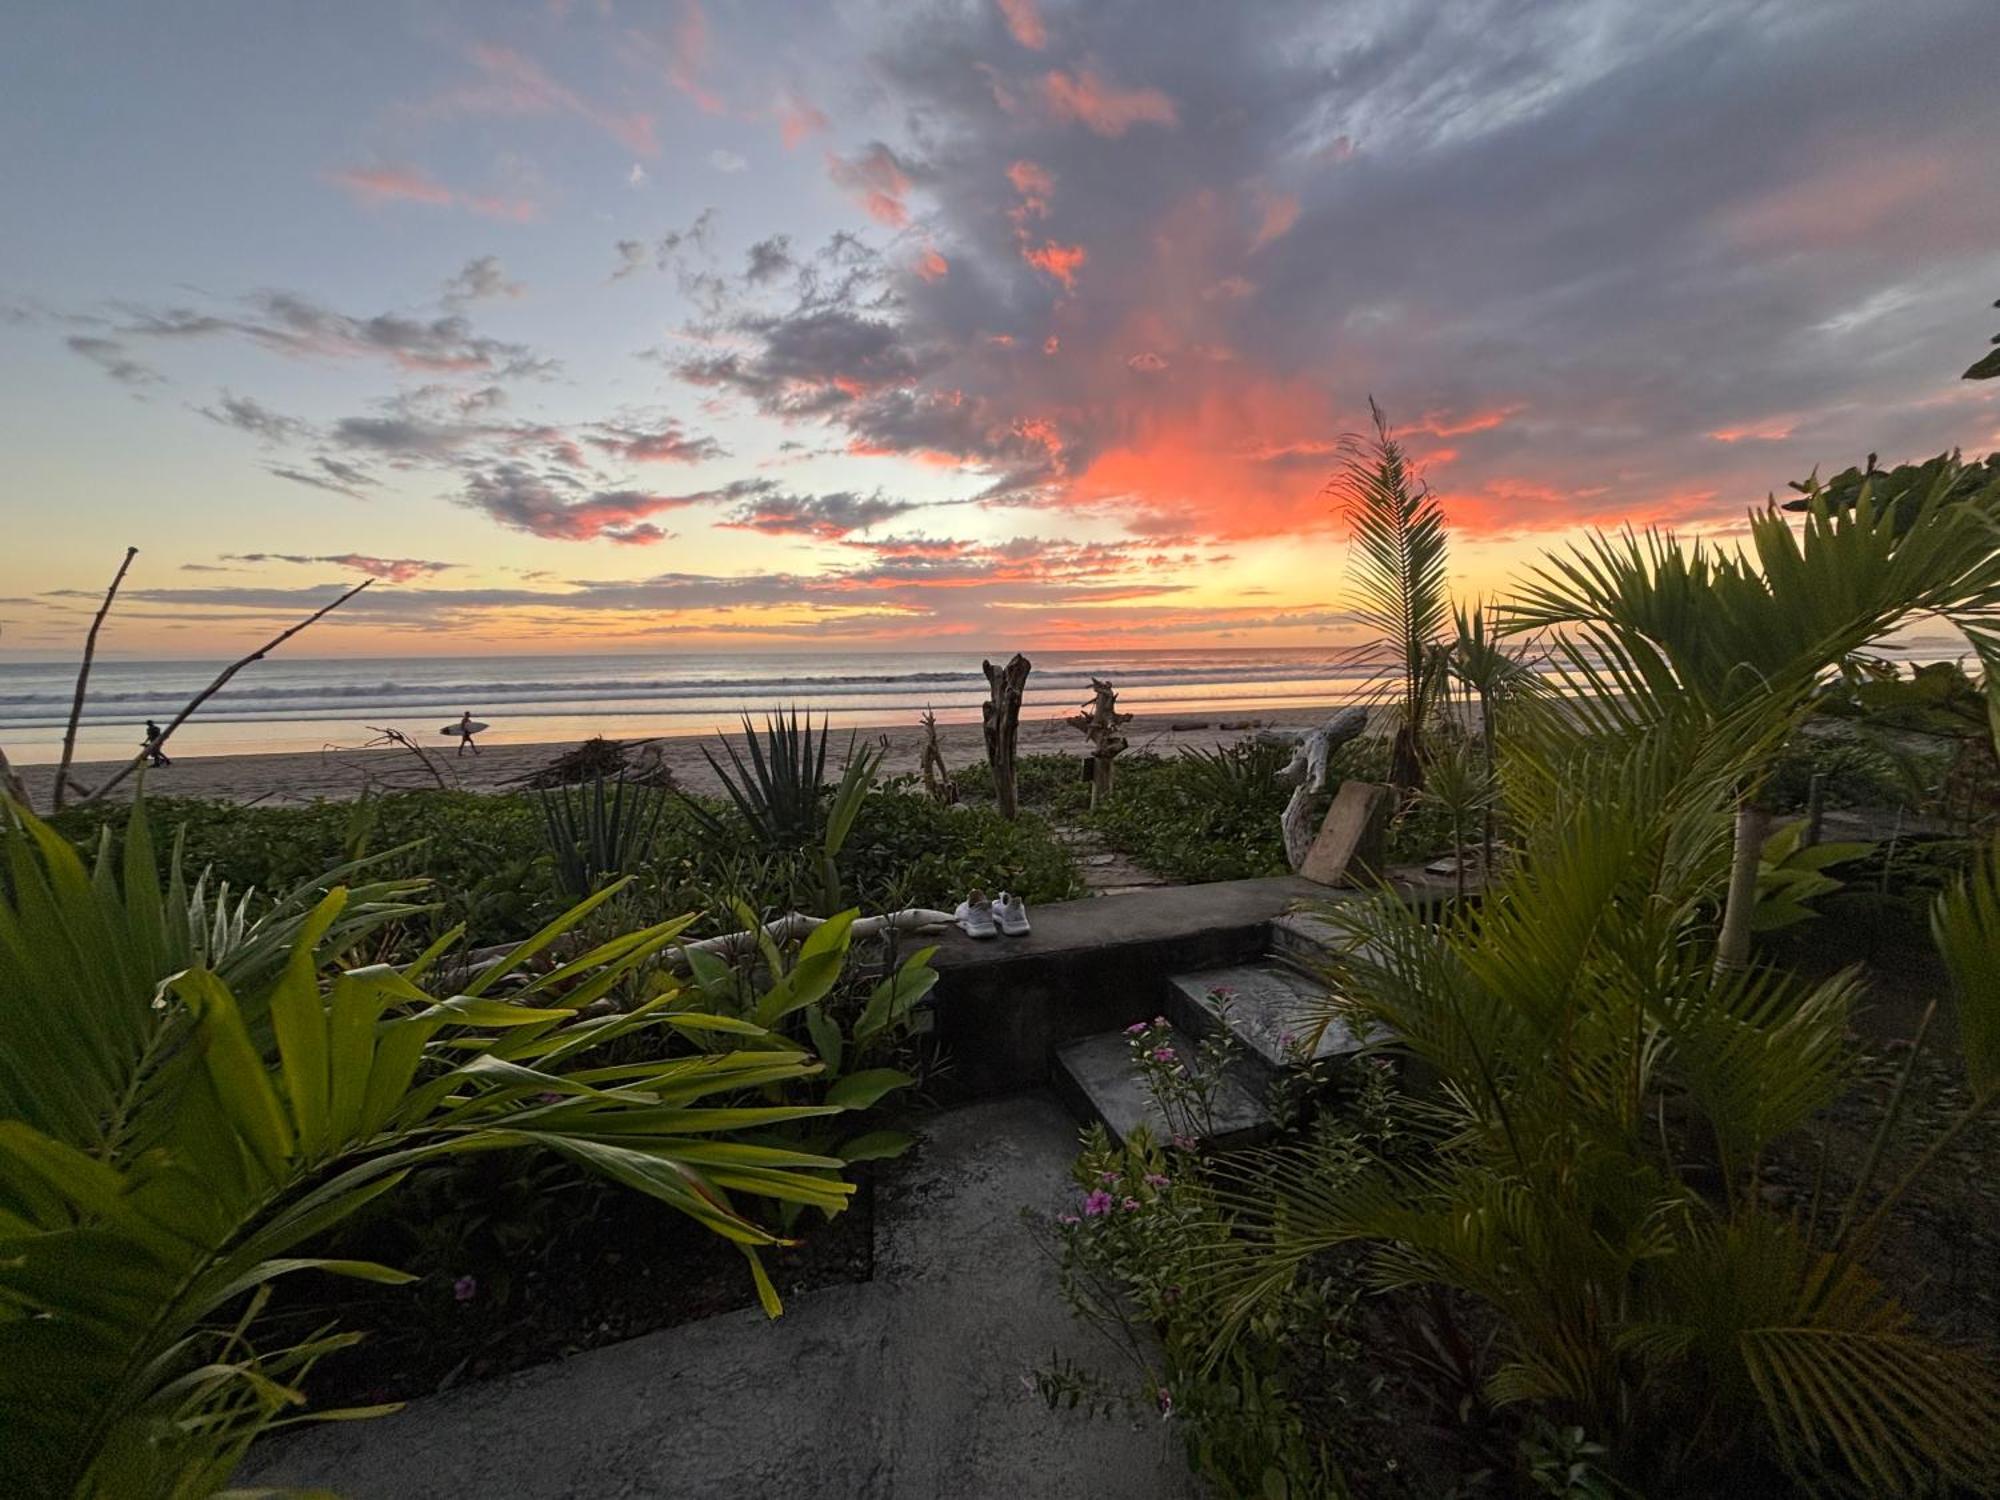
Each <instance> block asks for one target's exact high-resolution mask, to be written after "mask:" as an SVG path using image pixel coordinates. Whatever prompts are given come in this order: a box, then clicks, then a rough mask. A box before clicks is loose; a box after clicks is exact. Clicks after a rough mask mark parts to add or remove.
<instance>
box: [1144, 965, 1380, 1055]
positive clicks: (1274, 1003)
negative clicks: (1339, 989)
mask: <svg viewBox="0 0 2000 1500" xmlns="http://www.w3.org/2000/svg"><path fill="white" fill-rule="evenodd" d="M1167 984H1168V994H1167V1014H1168V1015H1169V1016H1171V1017H1172V1018H1173V1020H1174V1022H1175V1024H1176V1025H1179V1026H1181V1027H1182V1028H1183V1029H1185V1030H1188V1031H1190V1032H1193V1033H1194V1034H1195V1035H1197V1036H1212V1035H1214V1034H1215V1033H1217V1032H1218V1031H1221V1030H1224V1029H1227V1030H1228V1032H1229V1033H1230V1035H1232V1036H1234V1037H1235V1038H1236V1040H1237V1041H1238V1042H1239V1043H1241V1044H1242V1046H1243V1047H1244V1049H1245V1050H1246V1051H1247V1052H1248V1053H1249V1054H1250V1055H1251V1057H1252V1058H1254V1059H1255V1061H1256V1062H1258V1063H1259V1064H1261V1065H1262V1066H1263V1068H1264V1069H1265V1070H1266V1071H1267V1072H1272V1073H1275V1072H1277V1071H1279V1070H1281V1069H1284V1068H1291V1067H1296V1066H1298V1065H1299V1064H1300V1063H1301V1062H1304V1061H1306V1060H1307V1055H1306V1054H1305V1052H1304V1050H1303V1049H1304V1047H1305V1043H1306V1041H1307V1040H1308V1039H1309V1038H1311V1037H1313V1035H1314V1033H1315V1030H1316V1029H1318V1040H1317V1041H1316V1042H1315V1043H1314V1045H1313V1047H1312V1050H1311V1053H1310V1060H1312V1061H1314V1062H1319V1061H1323V1060H1325V1059H1327V1058H1333V1057H1345V1056H1347V1055H1349V1054H1350V1053H1353V1052H1357V1051H1359V1050H1360V1048H1361V1042H1360V1039H1359V1038H1358V1037H1356V1036H1355V1035H1354V1033H1353V1031H1352V1030H1351V1029H1350V1028H1349V1027H1348V1026H1347V1024H1346V1023H1345V1022H1344V1021H1341V1020H1338V1019H1332V1020H1328V1021H1327V1022H1326V1025H1325V1027H1324V1028H1323V1029H1319V1026H1320V1021H1321V1019H1322V1018H1323V1016H1324V1012H1325V1002H1326V993H1327V989H1326V985H1325V984H1323V983H1321V982H1320V981H1318V980H1315V979H1311V978H1308V977H1307V976H1306V975H1304V974H1302V973H1300V972H1299V971H1298V970H1296V969H1293V968H1291V967H1289V966H1288V965H1285V964H1280V963H1268V962H1267V963H1256V964H1232V965H1229V966H1228V967H1226V968H1220V969H1204V970H1202V971H1201V972H1199V973H1196V974H1176V975H1175V976H1173V978H1171V979H1170V980H1168V981H1167ZM1217 990H1227V991H1229V992H1230V993H1229V998H1228V1000H1227V1001H1226V1002H1223V1001H1218V1000H1217V999H1216V998H1215V992H1216V991H1217ZM1287 1037H1290V1038H1292V1042H1291V1044H1290V1045H1287V1044H1286V1041H1285V1038H1287Z"/></svg>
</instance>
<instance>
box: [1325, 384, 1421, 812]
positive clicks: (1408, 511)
mask: <svg viewBox="0 0 2000 1500" xmlns="http://www.w3.org/2000/svg"><path fill="white" fill-rule="evenodd" d="M1368 412H1369V415H1370V416H1371V417H1372V418H1373V419H1374V423H1375V437H1374V439H1373V441H1372V442H1370V443H1368V444H1367V446H1366V447H1365V448H1361V449H1357V450H1356V451H1354V452H1353V453H1351V454H1350V456H1349V457H1348V459H1347V462H1346V464H1345V465H1344V466H1343V467H1342V470H1341V472H1340V474H1339V476H1338V477H1337V478H1336V479H1335V480H1334V481H1333V483H1332V484H1331V485H1330V486H1329V487H1328V488H1329V490H1330V491H1331V492H1332V493H1333V494H1334V495H1336V496H1337V497H1338V498H1339V500H1340V502H1341V509H1342V512H1343V514H1344V515H1345V517H1346V520H1347V524H1348V526H1349V528H1350V531H1351V533H1352V538H1353V546H1352V550H1351V551H1350V553H1349V554H1348V569H1349V577H1350V580H1351V585H1352V590H1353V608H1354V611H1355V613H1356V615H1358V616H1359V617H1360V619H1361V620H1362V622H1363V623H1365V624H1367V625H1368V626H1370V627H1372V628H1373V630H1374V631H1375V632H1376V635H1377V636H1378V637H1379V643H1380V646H1381V647H1382V649H1384V650H1385V651H1386V653H1387V656H1388V663H1387V666H1386V668H1385V671H1386V674H1387V675H1388V676H1389V678H1390V680H1391V682H1392V684H1393V692H1394V697H1395V714H1396V740H1395V746H1394V750H1393V752H1392V754H1391V759H1390V770H1389V780H1390V783H1391V784H1392V785H1393V786H1395V787H1396V789H1397V790H1398V791H1399V792H1401V793H1403V794H1404V795H1405V796H1406V797H1407V796H1408V795H1409V794H1411V793H1413V792H1415V791H1416V790H1417V789H1418V788H1420V787H1421V786H1422V785H1423V779H1424V732H1425V730H1426V729H1427V728H1428V727H1429V724H1430V720H1431V718H1432V717H1433V715H1434V714H1435V712H1436V709H1437V706H1438V704H1439V703H1440V701H1441V700H1442V697H1443V690H1444V685H1445V662H1446V653H1445V650H1444V640H1445V632H1446V630H1447V628H1448V627H1449V625H1450V622H1451V594H1450V591H1449V589H1448V587H1447V585H1446V578H1445V520H1444V510H1443V508H1442V507H1441V506H1439V504H1438V503H1437V499H1436V497H1435V496H1433V495H1432V494H1431V492H1430V488H1429V486H1428V485H1426V484H1425V483H1424V482H1423V480H1422V479H1421V478H1419V477H1418V475H1417V473H1416V471H1415V470H1414V469H1413V468H1411V466H1410V461H1409V456H1408V455H1407V454H1406V453H1405V452H1404V450H1403V445H1402V444H1401V443H1400V442H1398V441H1397V439H1396V436H1395V434H1394V432H1392V431H1391V430H1390V427H1389V419H1388V418H1387V417H1386V416H1384V415H1383V412H1382V408H1381V407H1379V406H1377V405H1376V404H1375V400H1374V398H1373V397H1370V398H1369V401H1368Z"/></svg>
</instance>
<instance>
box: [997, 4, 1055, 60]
mask: <svg viewBox="0 0 2000 1500" xmlns="http://www.w3.org/2000/svg"><path fill="white" fill-rule="evenodd" d="M1000 14H1001V15H1003V16H1005V17H1006V19H1007V30H1008V31H1009V32H1011V33H1012V34H1013V37H1014V40H1015V41H1017V42H1019V43H1020V44H1021V45H1022V46H1023V47H1026V48H1028V49H1029V50H1030V51H1032V52H1039V51H1041V50H1042V49H1043V48H1044V47H1046V46H1048V44H1049V30H1048V27H1046V26H1044V25H1043V24H1042V13H1041V12H1040V11H1039V10H1037V9H1036V8H1035V0H1000Z"/></svg>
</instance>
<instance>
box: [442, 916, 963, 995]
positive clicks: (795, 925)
mask: <svg viewBox="0 0 2000 1500" xmlns="http://www.w3.org/2000/svg"><path fill="white" fill-rule="evenodd" d="M954 920H955V919H954V918H953V917H952V915H951V913H950V912H944V911H934V910H932V909H931V908H929V907H923V906H911V907H905V908H904V909H903V910H902V911H891V912H883V913H881V914H880V915H878V916H873V917H857V918H856V919H855V922H854V928H853V933H854V936H855V937H857V938H873V937H880V936H881V935H882V934H883V933H885V932H923V931H927V930H928V929H930V928H933V927H949V926H950V925H951V924H952V922H953V921H954ZM824 921H826V918H825V917H809V916H807V915H806V914H805V913H804V912H798V911H795V912H789V913H787V914H786V915H785V916H782V917H775V918H773V919H772V920H771V921H769V922H766V923H765V924H764V925H763V927H761V928H756V927H746V928H744V929H743V930H742V931H741V932H725V933H723V934H721V935H720V936H718V937H712V938H697V939H696V940H695V941H694V942H692V943H681V944H677V945H675V946H674V947H671V948H664V949H662V950H661V952H660V957H661V958H662V959H664V960H665V961H666V963H667V964H669V965H670V966H671V967H673V968H675V969H685V968H687V966H688V954H689V953H712V954H714V955H716V956H717V957H718V958H735V957H738V956H740V955H742V954H744V953H750V952H754V951H755V950H756V948H757V945H758V943H757V935H758V933H759V932H762V933H763V934H764V935H765V936H766V937H768V938H770V939H771V941H772V942H774V943H783V942H789V941H790V940H791V939H792V938H795V937H804V936H805V935H806V934H807V933H809V932H811V931H812V930H813V929H814V928H815V927H818V926H819V925H820V924H821V923H823V922H824ZM518 946H519V944H516V943H499V944H496V945H494V946H493V947H490V948H475V949H473V950H472V951H471V952H470V953H468V954H466V956H465V977H466V978H467V979H470V978H472V977H474V976H475V975H478V974H482V973H484V972H485V971H486V970H488V969H490V968H492V967H493V966H494V965H495V964H497V963H499V962H500V961H501V960H502V959H504V958H506V956H507V955H508V954H510V953H512V952H513V951H514V949H515V948H516V947H518Z"/></svg>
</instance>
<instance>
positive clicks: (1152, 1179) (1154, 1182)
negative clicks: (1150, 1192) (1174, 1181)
mask: <svg viewBox="0 0 2000 1500" xmlns="http://www.w3.org/2000/svg"><path fill="white" fill-rule="evenodd" d="M1166 1185H1167V1174H1166V1173H1164V1172H1148V1173H1147V1174H1146V1186H1147V1187H1150V1188H1163V1187H1165V1186H1166Z"/></svg>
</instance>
